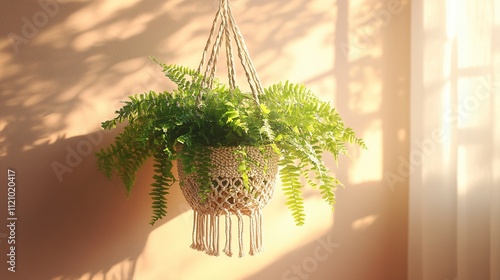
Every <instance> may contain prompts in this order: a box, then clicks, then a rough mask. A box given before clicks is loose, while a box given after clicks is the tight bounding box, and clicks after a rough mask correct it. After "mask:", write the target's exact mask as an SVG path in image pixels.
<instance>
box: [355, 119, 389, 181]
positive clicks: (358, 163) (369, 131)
mask: <svg viewBox="0 0 500 280" xmlns="http://www.w3.org/2000/svg"><path fill="white" fill-rule="evenodd" d="M360 137H361V138H363V139H364V140H365V142H366V145H367V146H368V147H370V148H369V149H368V150H361V151H360V152H359V155H358V156H357V157H356V160H355V161H353V162H352V167H351V168H350V169H349V184H360V183H363V182H369V181H379V180H382V176H383V174H382V168H383V164H382V159H383V147H384V146H383V142H382V141H383V133H382V121H381V120H373V121H372V122H371V124H370V125H369V126H368V127H367V128H366V130H365V131H364V132H363V134H362V135H360Z"/></svg>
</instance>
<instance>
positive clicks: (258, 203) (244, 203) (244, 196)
mask: <svg viewBox="0 0 500 280" xmlns="http://www.w3.org/2000/svg"><path fill="white" fill-rule="evenodd" d="M209 149H210V150H211V153H210V159H211V162H210V163H207V164H208V165H209V166H211V170H210V176H211V182H212V187H211V188H212V191H211V192H210V193H209V194H208V196H207V199H206V200H204V201H202V199H201V197H200V195H199V190H200V188H199V180H198V176H197V175H196V174H193V173H191V174H186V173H185V172H184V166H183V164H182V162H181V161H180V160H179V161H177V164H178V173H179V179H180V182H181V183H180V185H181V190H182V193H183V194H184V197H185V198H186V200H187V202H188V203H189V205H190V206H191V207H192V208H193V210H194V223H193V244H192V245H191V247H192V248H194V249H197V250H199V251H204V252H206V253H207V254H209V255H216V256H217V255H219V251H220V249H219V247H220V246H219V243H220V242H219V239H220V238H219V220H220V217H221V216H224V217H225V222H226V223H225V233H226V243H225V247H224V249H223V252H224V253H226V255H228V256H231V255H232V250H231V239H232V238H231V235H232V234H231V215H236V216H237V218H238V240H239V249H240V250H239V256H240V257H242V256H243V255H244V253H243V251H244V250H243V216H248V217H249V220H250V250H249V254H250V255H254V254H256V253H259V252H261V251H262V250H263V246H262V211H261V210H262V208H263V207H264V206H265V205H266V204H267V203H268V202H269V200H270V199H271V198H272V196H273V194H274V185H275V180H276V174H277V172H278V160H279V155H278V154H276V153H275V152H274V151H273V150H272V148H271V147H270V146H263V147H260V148H259V147H252V146H246V147H243V148H242V147H218V148H209ZM238 149H240V150H241V149H245V152H246V154H247V162H248V165H249V166H248V167H249V171H248V172H247V175H248V179H249V184H248V186H245V185H244V181H243V178H242V176H241V174H240V173H239V171H238V165H239V162H240V161H241V158H239V157H241V155H239V154H238V153H236V151H237V150H238Z"/></svg>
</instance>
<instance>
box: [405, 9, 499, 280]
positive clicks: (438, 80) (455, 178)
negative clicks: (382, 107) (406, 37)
mask: <svg viewBox="0 0 500 280" xmlns="http://www.w3.org/2000/svg"><path fill="white" fill-rule="evenodd" d="M411 40H412V43H411V46H412V50H411V52H412V61H411V70H412V85H411V133H410V134H411V139H412V140H411V147H410V167H409V168H410V172H411V176H410V220H409V232H410V235H409V256H408V257H409V258H408V265H409V269H408V274H409V277H408V278H409V279H410V280H499V279H500V1H497V0H415V1H413V2H412V34H411Z"/></svg>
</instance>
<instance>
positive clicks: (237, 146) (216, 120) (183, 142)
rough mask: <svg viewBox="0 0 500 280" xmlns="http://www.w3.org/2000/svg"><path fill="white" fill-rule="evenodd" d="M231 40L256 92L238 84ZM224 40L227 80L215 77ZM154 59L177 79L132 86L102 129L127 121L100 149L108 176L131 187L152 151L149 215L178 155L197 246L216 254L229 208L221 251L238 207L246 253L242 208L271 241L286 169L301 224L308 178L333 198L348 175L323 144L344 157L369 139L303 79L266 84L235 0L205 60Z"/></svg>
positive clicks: (253, 242)
mask: <svg viewBox="0 0 500 280" xmlns="http://www.w3.org/2000/svg"><path fill="white" fill-rule="evenodd" d="M231 37H232V38H233V39H231ZM232 40H234V41H233V42H234V43H235V44H236V47H237V52H238V57H239V58H240V60H241V65H242V66H243V69H244V72H245V76H246V77H247V81H248V84H249V86H250V92H245V91H243V90H241V89H240V88H239V87H237V86H236V82H235V80H236V79H235V74H234V73H235V66H234V61H233V55H232V42H231V41H232ZM212 42H213V44H212ZM223 42H225V50H226V58H227V66H228V78H229V79H228V80H229V83H228V84H229V85H225V84H223V83H221V82H219V81H218V80H217V79H215V69H216V67H215V66H216V65H217V58H218V52H219V49H221V46H222V43H223ZM209 50H211V51H210V52H209ZM209 53H210V55H209V59H208V63H207V64H206V67H203V66H204V63H205V58H206V57H205V56H206V55H207V54H209ZM154 61H155V62H156V63H158V64H159V65H160V66H161V68H162V71H163V73H164V74H165V76H166V77H167V78H169V79H170V80H171V81H173V82H174V83H175V84H176V85H177V88H176V89H175V90H173V91H170V92H168V91H163V92H155V91H149V92H145V93H143V94H139V95H133V96H130V98H129V100H128V101H125V104H124V106H123V107H122V108H120V109H119V110H117V111H116V114H117V115H116V117H115V118H113V119H111V120H108V121H105V122H103V123H102V127H103V128H104V129H113V128H115V127H116V126H117V124H120V123H124V127H123V131H121V132H120V133H119V135H118V136H117V137H116V139H115V141H114V143H112V144H111V145H109V146H108V147H106V148H103V149H102V150H101V151H100V152H98V153H97V160H98V167H99V168H100V170H102V171H103V172H104V173H105V174H106V176H107V177H108V178H111V176H112V174H113V172H114V171H116V172H117V173H118V174H119V176H120V178H121V180H122V182H123V183H124V185H125V187H126V190H127V193H130V191H131V190H132V187H133V186H134V182H135V174H136V172H137V170H138V169H139V168H140V167H141V166H142V165H143V164H144V163H145V161H146V160H147V159H148V158H153V159H154V162H155V164H154V175H153V179H154V182H153V183H152V190H151V192H150V195H151V197H152V200H153V202H152V209H153V215H152V219H151V222H150V223H151V224H154V223H155V222H156V221H157V220H158V219H161V218H162V217H164V216H165V215H166V214H167V212H166V209H167V199H166V195H167V194H168V191H169V188H170V187H171V186H172V185H173V184H174V183H175V182H176V181H177V179H176V176H175V175H174V171H173V170H174V163H175V162H177V170H178V178H179V181H180V184H179V185H180V188H181V190H182V193H183V194H184V197H185V198H186V200H187V201H188V203H189V204H190V206H191V207H192V208H193V210H194V223H193V237H192V238H193V243H192V245H191V247H192V248H194V249H197V250H200V251H204V252H206V253H207V254H209V255H218V254H219V251H220V250H219V248H220V246H219V236H220V234H219V230H220V227H219V222H220V218H221V217H225V226H226V227H225V235H226V243H225V247H224V249H223V252H225V253H226V254H227V255H229V256H231V254H232V249H231V236H232V234H231V233H232V231H231V225H232V222H231V216H232V215H236V216H237V218H238V225H237V226H238V241H239V256H240V257H241V256H243V240H242V239H243V216H248V217H249V220H250V226H249V233H250V254H251V255H253V254H255V253H258V252H260V251H262V250H263V246H262V236H261V231H262V227H261V226H262V208H263V207H264V206H265V205H266V204H267V202H268V201H269V199H270V198H271V197H272V196H273V193H274V183H275V179H276V175H277V173H278V169H279V174H280V178H281V185H282V187H283V190H284V194H285V196H286V200H287V201H286V205H287V206H288V208H289V209H290V210H291V212H292V216H293V218H294V220H295V223H296V224H297V225H302V224H303V223H304V218H305V214H304V206H303V198H302V187H303V184H302V181H301V180H302V179H305V180H306V182H307V184H308V185H309V186H311V187H313V188H317V189H319V191H320V193H321V195H322V197H323V199H324V200H325V201H326V202H327V203H328V204H330V205H332V207H333V204H334V203H335V193H334V191H335V189H336V188H337V187H338V186H341V185H342V184H341V183H340V182H339V181H338V180H337V179H336V178H335V177H334V176H333V175H332V174H330V171H329V170H328V168H327V166H326V164H325V162H324V161H323V158H322V154H323V152H329V153H331V154H332V155H333V156H334V158H335V160H336V159H337V157H338V156H339V155H341V154H348V152H347V148H346V144H347V143H353V144H356V145H359V146H361V147H365V144H364V142H363V140H362V139H360V138H357V137H356V135H355V133H354V132H353V130H352V129H351V128H348V127H345V126H344V123H343V121H342V119H341V117H340V115H339V114H338V113H337V112H336V111H335V109H334V108H333V107H332V106H331V105H330V104H329V103H327V102H322V101H321V100H319V99H318V98H317V97H316V96H315V95H314V94H313V93H312V92H311V91H310V90H309V89H307V88H306V87H305V86H303V85H298V84H293V83H290V82H285V83H278V84H274V85H272V86H269V87H267V88H265V89H264V88H263V87H262V85H261V83H260V80H259V79H258V77H257V74H256V71H255V69H254V67H253V65H252V62H251V60H250V56H249V54H248V51H247V50H246V47H245V44H244V41H243V38H242V36H241V33H240V31H239V29H238V28H237V26H236V23H235V21H234V18H233V16H232V14H231V8H230V7H229V3H228V0H221V1H220V6H219V10H218V12H217V14H216V17H215V20H214V22H213V25H212V29H211V31H210V36H209V39H208V41H207V44H206V46H205V49H204V51H203V56H202V59H201V63H200V66H199V68H198V69H197V70H193V69H190V68H188V67H183V66H177V65H166V64H163V63H160V62H158V61H157V60H155V59H154ZM203 70H204V71H203ZM202 73H203V74H202Z"/></svg>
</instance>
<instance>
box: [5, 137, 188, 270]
mask: <svg viewBox="0 0 500 280" xmlns="http://www.w3.org/2000/svg"><path fill="white" fill-rule="evenodd" d="M99 134H102V133H100V132H99V133H94V134H92V135H86V136H78V137H72V138H70V139H60V140H58V141H56V142H55V143H52V144H45V145H39V146H37V147H36V148H34V149H32V150H30V151H27V152H24V153H22V154H18V155H15V156H7V157H6V158H5V162H8V164H9V165H8V168H12V169H14V170H15V171H16V175H17V186H18V187H17V192H16V197H17V204H16V217H18V221H17V227H16V231H17V235H16V239H17V243H18V245H17V254H18V256H19V257H18V267H17V269H18V271H17V272H16V274H15V278H9V279H30V278H33V277H35V276H36V279H53V278H55V277H61V278H59V279H77V278H80V277H82V276H84V275H86V276H87V277H88V278H89V279H91V278H92V276H93V275H96V274H103V275H104V277H106V274H107V273H108V271H109V270H110V269H111V268H112V267H113V266H115V265H116V264H118V263H122V262H124V263H123V267H122V271H123V274H122V275H121V278H120V279H132V276H133V274H134V268H135V262H136V260H137V258H138V256H139V255H140V254H141V252H142V251H143V248H144V245H145V243H146V241H147V239H148V235H149V234H150V233H151V231H153V230H154V229H156V228H158V227H161V225H162V224H164V223H167V222H168V221H170V220H171V219H173V218H175V217H176V216H178V215H180V214H182V213H183V211H182V209H186V208H185V207H184V208H183V207H178V206H179V205H180V204H183V203H184V204H186V202H185V200H184V198H183V196H182V194H181V192H180V189H179V188H178V185H175V186H173V187H172V190H171V192H170V194H169V195H168V196H167V199H168V201H169V202H170V203H169V208H168V215H167V216H166V217H165V218H164V219H162V220H160V221H159V222H158V223H157V224H156V225H155V226H150V225H149V224H148V221H149V219H150V216H151V208H150V205H151V199H150V197H149V195H148V193H149V191H150V189H151V188H150V186H149V185H150V183H151V182H152V163H151V162H148V163H147V164H146V165H145V166H144V168H142V169H141V170H140V171H139V172H138V175H137V178H138V180H137V182H136V185H135V187H134V189H133V191H132V193H131V195H130V197H129V198H128V199H127V196H126V193H125V188H124V187H123V185H122V184H121V182H120V181H119V180H118V179H117V178H116V176H115V178H114V179H113V180H112V181H109V180H107V179H106V178H105V176H104V175H102V174H100V172H99V171H98V170H97V168H96V164H95V158H94V155H93V152H95V151H97V150H98V149H99V148H101V147H102V145H104V144H106V142H109V140H111V139H112V138H113V136H114V135H110V134H108V135H105V136H104V137H103V138H104V140H103V144H102V145H101V144H100V145H96V146H90V145H91V144H90V143H92V142H91V141H89V139H94V140H96V139H99V137H98V135H99ZM87 136H88V137H87ZM97 141H98V140H97ZM83 147H91V152H92V153H90V154H87V152H85V153H81V152H82V151H88V150H85V149H87V148H83ZM78 159H80V160H78ZM79 161H80V162H79ZM55 166H57V167H55ZM61 166H64V168H63V167H61ZM61 170H63V171H64V172H59V171H61ZM66 171H68V172H66ZM58 174H59V175H58ZM58 176H59V177H58ZM60 179H62V180H60ZM3 195H6V189H2V196H3ZM2 214H3V213H2ZM2 218H4V219H5V217H2ZM4 245H5V243H3V244H2V247H3V248H4ZM2 259H3V260H4V261H6V260H5V259H6V257H5V255H2ZM115 276H116V275H115Z"/></svg>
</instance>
